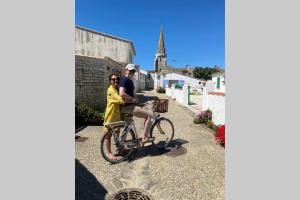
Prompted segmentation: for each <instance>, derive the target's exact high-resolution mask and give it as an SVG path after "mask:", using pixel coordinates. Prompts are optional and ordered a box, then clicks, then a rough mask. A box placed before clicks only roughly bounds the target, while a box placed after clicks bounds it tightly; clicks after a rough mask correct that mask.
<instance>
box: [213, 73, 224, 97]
mask: <svg viewBox="0 0 300 200" xmlns="http://www.w3.org/2000/svg"><path fill="white" fill-rule="evenodd" d="M218 77H220V88H219V89H218V88H217V78H218ZM211 80H212V82H213V83H214V88H215V92H223V93H225V84H224V83H223V81H225V77H224V76H214V77H212V79H211Z"/></svg>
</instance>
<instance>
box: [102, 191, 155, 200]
mask: <svg viewBox="0 0 300 200" xmlns="http://www.w3.org/2000/svg"><path fill="white" fill-rule="evenodd" d="M107 200H154V199H153V197H152V196H151V195H150V194H149V193H148V192H146V191H144V190H141V189H137V188H126V189H123V190H120V191H118V192H116V193H115V194H112V195H111V196H110V197H109V198H108V199H107Z"/></svg>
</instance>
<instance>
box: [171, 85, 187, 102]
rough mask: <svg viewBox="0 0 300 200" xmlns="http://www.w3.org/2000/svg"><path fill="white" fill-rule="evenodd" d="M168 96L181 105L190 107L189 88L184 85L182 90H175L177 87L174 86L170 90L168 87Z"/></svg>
mask: <svg viewBox="0 0 300 200" xmlns="http://www.w3.org/2000/svg"><path fill="white" fill-rule="evenodd" d="M166 95H167V96H168V97H171V99H175V100H176V101H178V102H179V103H181V104H183V105H185V106H187V105H188V86H187V84H184V85H183V87H182V89H175V85H174V84H172V86H171V87H170V88H168V87H166Z"/></svg>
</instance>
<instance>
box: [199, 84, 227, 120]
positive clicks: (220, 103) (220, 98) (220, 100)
mask: <svg viewBox="0 0 300 200" xmlns="http://www.w3.org/2000/svg"><path fill="white" fill-rule="evenodd" d="M207 109H210V110H211V111H212V121H213V122H214V124H215V125H223V124H225V94H222V93H217V92H207V89H206V88H205V87H204V88H203V96H202V110H203V111H204V110H207Z"/></svg>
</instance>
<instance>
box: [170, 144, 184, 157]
mask: <svg viewBox="0 0 300 200" xmlns="http://www.w3.org/2000/svg"><path fill="white" fill-rule="evenodd" d="M186 153H187V149H186V148H184V147H182V146H179V148H172V149H171V151H169V152H168V153H166V155H167V156H171V157H176V156H181V155H184V154H186Z"/></svg>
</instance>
